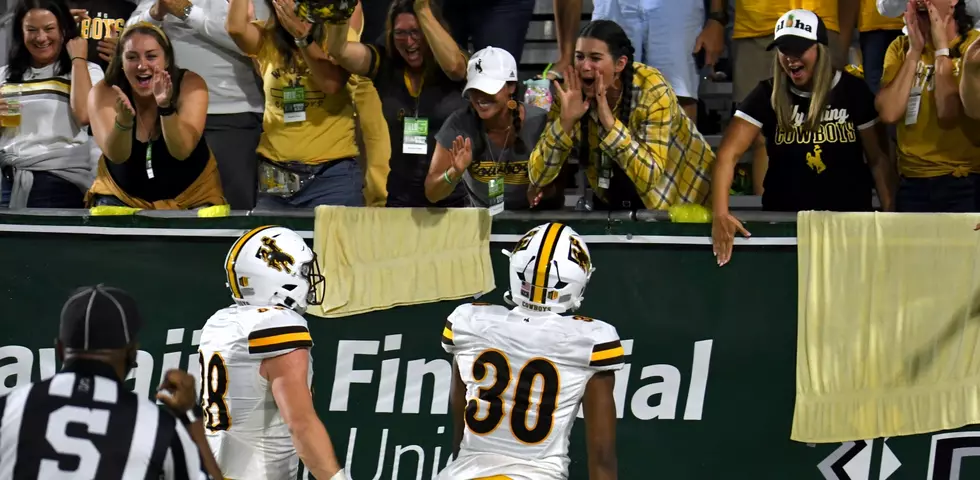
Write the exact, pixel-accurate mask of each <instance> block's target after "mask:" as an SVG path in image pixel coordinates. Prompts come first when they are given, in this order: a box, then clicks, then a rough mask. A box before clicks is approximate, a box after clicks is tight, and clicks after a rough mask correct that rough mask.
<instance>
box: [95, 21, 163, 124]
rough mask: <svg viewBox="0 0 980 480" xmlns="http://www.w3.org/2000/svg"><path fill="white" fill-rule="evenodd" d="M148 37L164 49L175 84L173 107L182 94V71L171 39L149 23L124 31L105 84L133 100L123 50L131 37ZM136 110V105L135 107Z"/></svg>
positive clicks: (109, 67) (111, 61)
mask: <svg viewBox="0 0 980 480" xmlns="http://www.w3.org/2000/svg"><path fill="white" fill-rule="evenodd" d="M137 33H139V34H142V35H148V36H151V37H153V38H154V39H155V40H156V41H157V43H159V44H160V48H161V49H163V59H164V61H165V62H166V64H167V68H166V70H167V73H169V74H170V79H171V81H172V82H174V85H173V88H174V90H173V91H174V94H173V98H172V99H171V100H170V104H171V105H176V104H177V97H178V96H179V94H180V80H181V78H180V75H179V72H180V69H178V68H177V59H176V58H174V47H173V46H171V45H170V38H168V37H167V34H165V33H163V30H161V29H160V28H159V27H157V26H155V25H151V24H149V23H143V22H140V23H137V24H134V25H130V26H129V27H126V29H125V30H123V32H122V35H120V36H119V43H118V44H116V52H115V53H113V54H112V58H111V59H109V66H108V67H106V70H105V83H106V85H109V86H114V87H119V88H120V89H121V90H122V91H123V93H125V94H126V96H128V97H130V98H132V96H133V87H132V86H131V85H130V84H129V80H127V79H126V73H125V72H124V71H123V58H122V57H123V50H125V48H126V41H127V40H129V37H131V36H133V35H135V34H137ZM133 107H134V108H135V107H136V105H133Z"/></svg>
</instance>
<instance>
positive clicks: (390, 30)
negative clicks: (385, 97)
mask: <svg viewBox="0 0 980 480" xmlns="http://www.w3.org/2000/svg"><path fill="white" fill-rule="evenodd" d="M429 9H430V10H431V11H432V16H434V17H436V21H437V22H439V25H440V26H442V28H443V29H445V30H446V32H450V30H449V26H448V25H446V21H445V20H444V19H443V18H442V12H441V11H440V10H439V6H438V5H437V4H436V3H435V2H433V3H430V4H429ZM403 13H407V14H409V15H411V16H413V17H416V18H418V17H417V16H416V15H415V0H393V1H392V2H391V5H389V6H388V17H387V18H385V34H384V35H385V36H384V39H385V50H387V52H388V57H389V58H390V59H391V61H392V63H393V64H394V66H395V67H396V68H404V67H405V66H406V64H405V59H404V58H402V56H401V55H400V54H399V53H398V50H396V49H395V19H396V18H398V16H399V15H401V14H403ZM425 42H426V43H427V44H429V45H430V47H429V48H427V49H425V52H424V55H425V57H424V60H423V61H422V68H423V70H425V71H426V72H436V71H442V69H440V68H439V66H438V65H436V62H435V57H433V54H432V47H431V42H429V39H426V40H425Z"/></svg>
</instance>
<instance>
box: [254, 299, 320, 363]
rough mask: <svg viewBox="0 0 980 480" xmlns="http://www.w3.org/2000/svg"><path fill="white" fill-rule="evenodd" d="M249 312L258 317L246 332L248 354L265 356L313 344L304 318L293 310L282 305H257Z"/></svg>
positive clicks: (308, 346)
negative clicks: (257, 306)
mask: <svg viewBox="0 0 980 480" xmlns="http://www.w3.org/2000/svg"><path fill="white" fill-rule="evenodd" d="M251 314H252V315H255V316H257V317H258V318H257V320H256V321H255V323H254V324H253V325H252V328H251V330H250V331H249V332H248V353H249V354H252V355H263V356H267V355H268V354H270V353H274V354H280V352H282V353H288V351H291V350H294V349H296V348H310V347H312V346H313V338H312V337H311V336H310V330H309V328H308V327H307V323H306V319H305V318H303V316H302V315H300V314H298V313H296V312H295V311H293V310H290V309H288V308H283V307H259V308H257V309H256V310H254V311H253V312H252V313H251Z"/></svg>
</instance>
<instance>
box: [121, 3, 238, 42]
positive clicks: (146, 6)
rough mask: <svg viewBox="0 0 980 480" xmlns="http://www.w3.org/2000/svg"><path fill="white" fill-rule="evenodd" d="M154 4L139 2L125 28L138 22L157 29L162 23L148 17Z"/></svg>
mask: <svg viewBox="0 0 980 480" xmlns="http://www.w3.org/2000/svg"><path fill="white" fill-rule="evenodd" d="M154 3H156V0H150V1H145V2H139V4H137V6H136V9H135V10H133V14H132V15H130V16H129V20H127V21H126V26H127V27H129V26H132V25H135V24H137V23H139V22H146V23H150V24H153V25H156V26H158V27H159V26H162V25H163V22H158V21H156V20H154V19H153V17H151V16H150V8H152V7H153V4H154ZM235 49H236V50H237V49H238V48H237V47H236V48H235Z"/></svg>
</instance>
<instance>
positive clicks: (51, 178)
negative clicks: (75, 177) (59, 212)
mask: <svg viewBox="0 0 980 480" xmlns="http://www.w3.org/2000/svg"><path fill="white" fill-rule="evenodd" d="M12 182H13V174H12V172H11V171H10V169H7V168H5V169H3V179H0V184H2V188H0V207H5V208H6V207H7V206H8V205H10V193H11V189H12V187H11V183H12ZM84 198H85V192H83V191H82V190H81V189H80V188H78V185H75V184H74V183H71V182H69V181H68V180H65V179H63V178H61V177H59V176H57V175H55V174H53V173H50V172H44V171H39V172H34V185H33V186H32V187H31V194H30V196H28V197H27V208H82V207H84V204H83V199H84Z"/></svg>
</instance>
